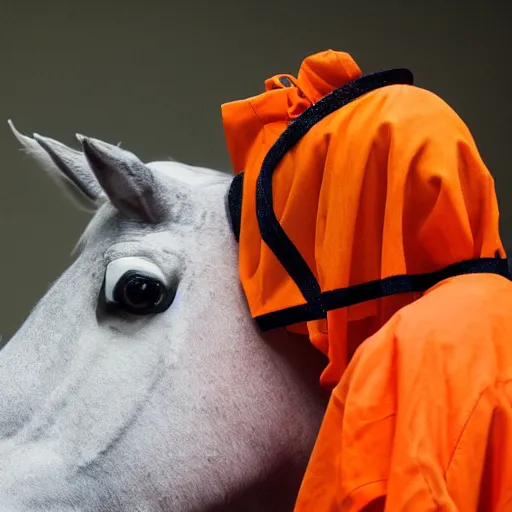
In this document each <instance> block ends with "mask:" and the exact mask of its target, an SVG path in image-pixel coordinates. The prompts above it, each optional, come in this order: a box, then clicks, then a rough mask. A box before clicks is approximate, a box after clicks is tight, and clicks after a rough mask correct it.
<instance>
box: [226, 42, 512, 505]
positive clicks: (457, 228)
mask: <svg viewBox="0 0 512 512" xmlns="http://www.w3.org/2000/svg"><path fill="white" fill-rule="evenodd" d="M412 82H413V80H412V75H411V73H410V72H409V71H407V70H402V69H398V70H390V71H384V72H380V73H376V74H372V75H363V74H362V72H361V70H360V69H359V67H358V66H357V64H356V63H355V62H354V60H353V59H352V58H351V57H350V55H348V54H346V53H341V52H335V51H326V52H322V53H319V54H316V55H312V56H310V57H308V58H307V59H305V60H304V62H303V63H302V66H301V68H300V71H299V73H298V76H297V78H295V77H293V76H291V75H277V76H275V77H272V78H270V79H268V80H267V81H266V82H265V92H263V93H262V94H260V95H258V96H255V97H252V98H250V99H246V100H241V101H235V102H232V103H227V104H225V105H223V106H222V115H223V122H224V128H225V134H226V139H227V145H228V149H229V153H230V156H231V160H232V164H233V167H234V171H235V178H234V180H233V184H232V188H231V191H230V194H229V207H230V212H231V216H232V223H233V229H234V231H235V235H236V236H237V238H238V240H239V267H240V278H241V282H242V285H243V288H244V291H245V294H246V296H247V300H248V304H249V307H250V310H251V314H252V316H253V317H254V318H255V319H256V321H257V322H258V323H259V325H260V326H261V328H262V329H271V328H276V327H286V328H288V329H290V330H294V331H298V332H302V333H304V334H308V335H309V338H310V340H311V342H312V343H313V344H314V345H315V346H316V347H317V348H318V349H319V350H321V351H322V352H323V353H324V354H325V355H326V356H327V357H328V365H327V367H326V369H325V371H324V372H323V374H322V376H321V384H322V385H323V386H325V387H326V388H328V389H330V390H332V393H331V398H330V402H329V404H328V407H327V410H326V413H325V417H324V421H323V424H322V427H321V429H320V432H319V435H318V439H317V442H316V445H315V448H314V451H313V454H312V457H311V460H310V463H309V466H308V469H307V472H306V474H305V477H304V481H303V484H302V487H301V490H300V493H299V496H298V499H297V504H296V508H295V510H296V511H297V512H332V511H360V510H385V511H386V512H388V511H389V512H402V511H438V510H442V511H465V512H466V511H467V512H473V511H474V512H476V511H489V512H494V511H500V512H501V511H505V510H507V511H508V510H510V511H512V406H511V403H512V283H511V282H510V280H509V279H508V277H509V275H508V268H507V262H506V258H505V251H504V249H503V246H502V243H501V240H500V235H499V230H498V206H497V199H496V194H495V190H494V182H493V179H492V177H491V175H490V173H489V171H488V170H487V168H486V166H485V165H484V163H483V161H482V159H481V157H480V156H479V153H478V150H477V147H476V145H475V142H474V140H473V138H472V136H471V134H470V132H469V130H468V128H467V127H466V126H465V124H464V123H463V121H462V120H461V119H460V118H459V117H458V116H457V114H456V113H455V112H454V111H453V110H452V109H451V108H450V107H449V106H448V105H447V104H446V103H445V102H443V101H442V100H441V99H439V98H438V97H437V96H435V95H434V94H432V93H430V92H428V91H425V90H423V89H420V88H418V87H415V86H413V85H412ZM365 507H368V508H365Z"/></svg>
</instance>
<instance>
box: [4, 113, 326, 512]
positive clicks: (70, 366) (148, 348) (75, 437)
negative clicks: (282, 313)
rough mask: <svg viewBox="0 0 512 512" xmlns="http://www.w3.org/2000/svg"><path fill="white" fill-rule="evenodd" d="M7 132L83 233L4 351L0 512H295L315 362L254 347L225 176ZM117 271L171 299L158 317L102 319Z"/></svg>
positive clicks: (279, 341)
mask: <svg viewBox="0 0 512 512" xmlns="http://www.w3.org/2000/svg"><path fill="white" fill-rule="evenodd" d="M11 128H12V130H13V132H14V134H15V135H16V137H17V138H18V140H19V141H20V142H21V144H22V146H23V149H25V150H26V152H27V153H29V154H30V155H31V157H33V160H34V162H35V163H36V164H37V165H40V166H42V167H43V168H45V169H46V170H47V171H48V172H49V174H50V175H51V176H52V178H54V179H55V180H56V181H57V182H58V183H59V184H60V185H62V186H63V188H64V190H66V191H67V192H68V193H69V194H68V195H69V196H70V197H71V198H72V200H73V201H74V202H75V203H78V204H79V205H80V206H82V207H86V208H88V209H89V210H93V211H94V216H93V218H92V220H91V223H90V225H89V226H88V228H87V230H86V231H85V233H84V234H83V235H82V237H81V240H80V243H79V246H78V254H77V255H76V258H75V260H74V262H73V263H72V264H71V266H70V267H69V269H68V270H67V271H66V272H65V273H64V274H63V275H62V276H61V277H60V278H59V279H58V280H57V282H56V283H54V284H53V286H52V287H51V288H50V289H49V291H48V292H47V293H46V295H45V296H44V297H43V298H42V299H41V300H40V301H39V303H38V304H37V306H36V307H35V308H34V310H33V311H32V312H31V314H30V315H29V316H28V318H27V320H26V321H25V322H24V324H23V325H22V326H21V328H20V329H19V330H18V332H17V333H16V334H15V335H14V337H13V338H12V339H11V340H10V341H9V342H8V343H7V345H6V346H5V347H4V348H3V349H2V350H1V351H0V512H93V511H94V512H120V511H123V512H160V511H166V512H167V511H172V512H203V511H204V512H206V511H212V512H213V511H219V512H221V511H240V512H263V511H265V512H278V511H279V512H286V511H291V510H293V503H294V500H295V497H296V494H297V491H298V487H299V485H300V482H301V479H302V476H303V474H304V471H305V467H306V464H307V460H308V457H309V455H310V452H311V449H312V447H313V444H314V441H315V438H316V435H317V432H318V428H319V425H320V422H321V418H322V415H323V413H324V410H325V405H326V396H325V394H324V393H323V392H322V391H321V390H320V387H319V384H318V378H319V374H320V372H321V370H322V368H323V366H324V364H325V361H324V359H323V357H322V356H321V355H320V354H319V353H317V352H316V350H315V349H314V348H313V347H312V346H311V345H310V344H309V342H308V340H307V339H304V338H303V337H301V336H294V335H291V334H287V333H285V332H284V331H276V332H274V333H272V334H270V335H265V336H263V335H262V334H261V333H260V332H259V330H258V329H257V327H256V326H255V325H254V323H253V321H252V320H251V318H250V315H249V312H248V310H247V306H246V302H245V298H244V295H243V293H242V290H241V287H240V283H239V279H238V270H237V246H236V242H235V241H234V238H233V236H232V234H231V232H230V227H229V222H228V218H227V214H226V208H225V199H226V192H227V189H228V186H229V183H230V179H231V178H230V176H229V175H227V174H224V173H220V172H217V171H213V170H208V169H202V168H194V167H190V166H187V165H184V164H181V163H177V162H154V163H148V164H143V163H142V162H141V161H140V160H139V159H138V158H137V157H136V156H135V155H133V154H132V153H130V152H128V151H125V150H122V149H120V148H118V147H117V146H112V145H110V144H107V143H105V142H102V141H98V140H95V139H92V138H88V137H84V136H79V137H78V139H79V141H80V142H81V145H82V148H81V150H73V149H71V148H68V147H67V146H64V145H63V144H61V143H59V142H57V141H54V140H52V139H49V138H46V137H42V136H39V135H34V137H27V136H25V135H22V134H20V133H19V132H17V131H16V129H15V128H14V125H12V123H11ZM125 256H132V257H137V258H141V259H145V260H150V261H151V262H153V263H154V264H156V265H157V266H158V268H159V269H160V270H161V271H162V272H163V274H164V275H165V277H166V279H168V280H169V281H171V280H175V281H176V280H177V281H178V282H179V285H178V289H177V294H176V297H175V299H174V302H173V303H172V305H171V306H170V308H169V309H168V310H166V311H165V312H163V313H159V314H154V315H148V316H134V315H130V314H128V313H122V312H112V311H109V310H106V309H104V308H103V307H102V301H101V300H100V295H101V294H102V293H103V292H102V283H103V280H104V276H105V268H106V265H107V264H108V263H109V262H111V261H114V260H116V259H117V258H121V257H125Z"/></svg>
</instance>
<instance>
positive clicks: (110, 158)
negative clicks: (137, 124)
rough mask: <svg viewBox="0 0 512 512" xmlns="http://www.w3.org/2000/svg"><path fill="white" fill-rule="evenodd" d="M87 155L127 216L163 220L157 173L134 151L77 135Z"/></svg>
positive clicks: (108, 191) (145, 220)
mask: <svg viewBox="0 0 512 512" xmlns="http://www.w3.org/2000/svg"><path fill="white" fill-rule="evenodd" d="M76 137H77V139H78V140H79V141H80V142H81V143H82V148H83V151H84V155H85V158H86V159H87V161H88V163H89V166H90V167H91V169H92V171H93V172H94V174H95V175H96V178H97V180H98V182H99V183H100V185H101V188H102V189H103V191H104V192H105V194H107V196H108V198H109V199H110V201H111V202H112V204H113V205H114V206H115V207H116V208H117V210H118V211H119V212H120V213H121V214H123V215H124V216H126V217H131V218H136V219H139V220H142V221H143V222H147V223H152V224H155V223H158V222H160V221H161V220H162V219H163V217H164V215H165V212H166V208H165V204H164V201H163V199H162V192H161V191H162V189H163V187H162V186H160V184H159V183H158V179H157V177H156V176H155V175H154V173H153V172H152V171H151V170H150V169H149V168H148V167H147V166H146V165H144V164H143V163H142V162H141V161H140V160H139V159H138V158H137V157H136V156H135V155H134V154H133V153H131V152H129V151H126V150H124V149H121V148H120V147H118V146H113V145H111V144H108V143H106V142H103V141H101V140H98V139H93V138H90V137H84V136H83V135H79V134H77V136H76Z"/></svg>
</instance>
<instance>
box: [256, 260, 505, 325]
mask: <svg viewBox="0 0 512 512" xmlns="http://www.w3.org/2000/svg"><path fill="white" fill-rule="evenodd" d="M484 273H487V274H498V275H501V276H503V277H506V278H510V277H509V269H508V261H507V259H506V258H480V259H475V260H467V261H462V262H459V263H454V264H453V265H449V266H447V267H444V268H442V269H440V270H436V271H434V272H429V273H425V274H414V275H400V276H392V277H387V278H385V279H380V280H377V281H370V282H367V283H362V284H356V285H354V286H349V287H348V288H339V289H337V290H332V291H327V292H323V293H322V298H321V300H322V303H323V305H324V307H325V313H320V312H319V311H317V310H315V309H313V308H311V307H310V306H309V304H304V305H300V306H294V307H291V308H286V309H281V310H279V311H274V312H272V313H267V314H265V315H261V316H257V317H256V318H255V320H256V322H257V323H258V326H259V327H260V329H261V330H262V331H269V330H271V329H276V328H278V327H286V326H288V325H293V324H296V323H299V322H309V321H311V320H319V319H322V318H326V317H327V311H331V310H334V309H339V308H346V307H348V306H354V305H355V304H360V303H362V302H366V301H369V300H374V299H380V298H382V297H388V296H390V295H397V294H400V293H411V292H417V293H422V292H425V291H427V290H428V289H429V288H432V286H434V285H435V284H437V283H440V282H441V281H444V280H445V279H449V278H450V277H455V276H460V275H466V274H484Z"/></svg>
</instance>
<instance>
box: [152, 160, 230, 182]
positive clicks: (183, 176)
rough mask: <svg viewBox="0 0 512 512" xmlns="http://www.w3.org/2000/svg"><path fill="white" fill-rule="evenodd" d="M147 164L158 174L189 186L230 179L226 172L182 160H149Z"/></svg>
mask: <svg viewBox="0 0 512 512" xmlns="http://www.w3.org/2000/svg"><path fill="white" fill-rule="evenodd" d="M146 165H147V166H148V167H149V168H150V169H151V170H152V171H154V172H156V173H158V174H162V175H164V176H166V177H168V178H170V179H172V180H173V181H177V182H179V183H183V184H184V185H189V186H197V185H207V184H209V183H212V182H216V181H218V180H228V179H229V178H228V176H227V175H226V173H223V172H221V171H217V170H214V169H209V168H206V167H196V166H192V165H186V164H183V163H181V162H173V161H158V162H149V163H147V164H146Z"/></svg>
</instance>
